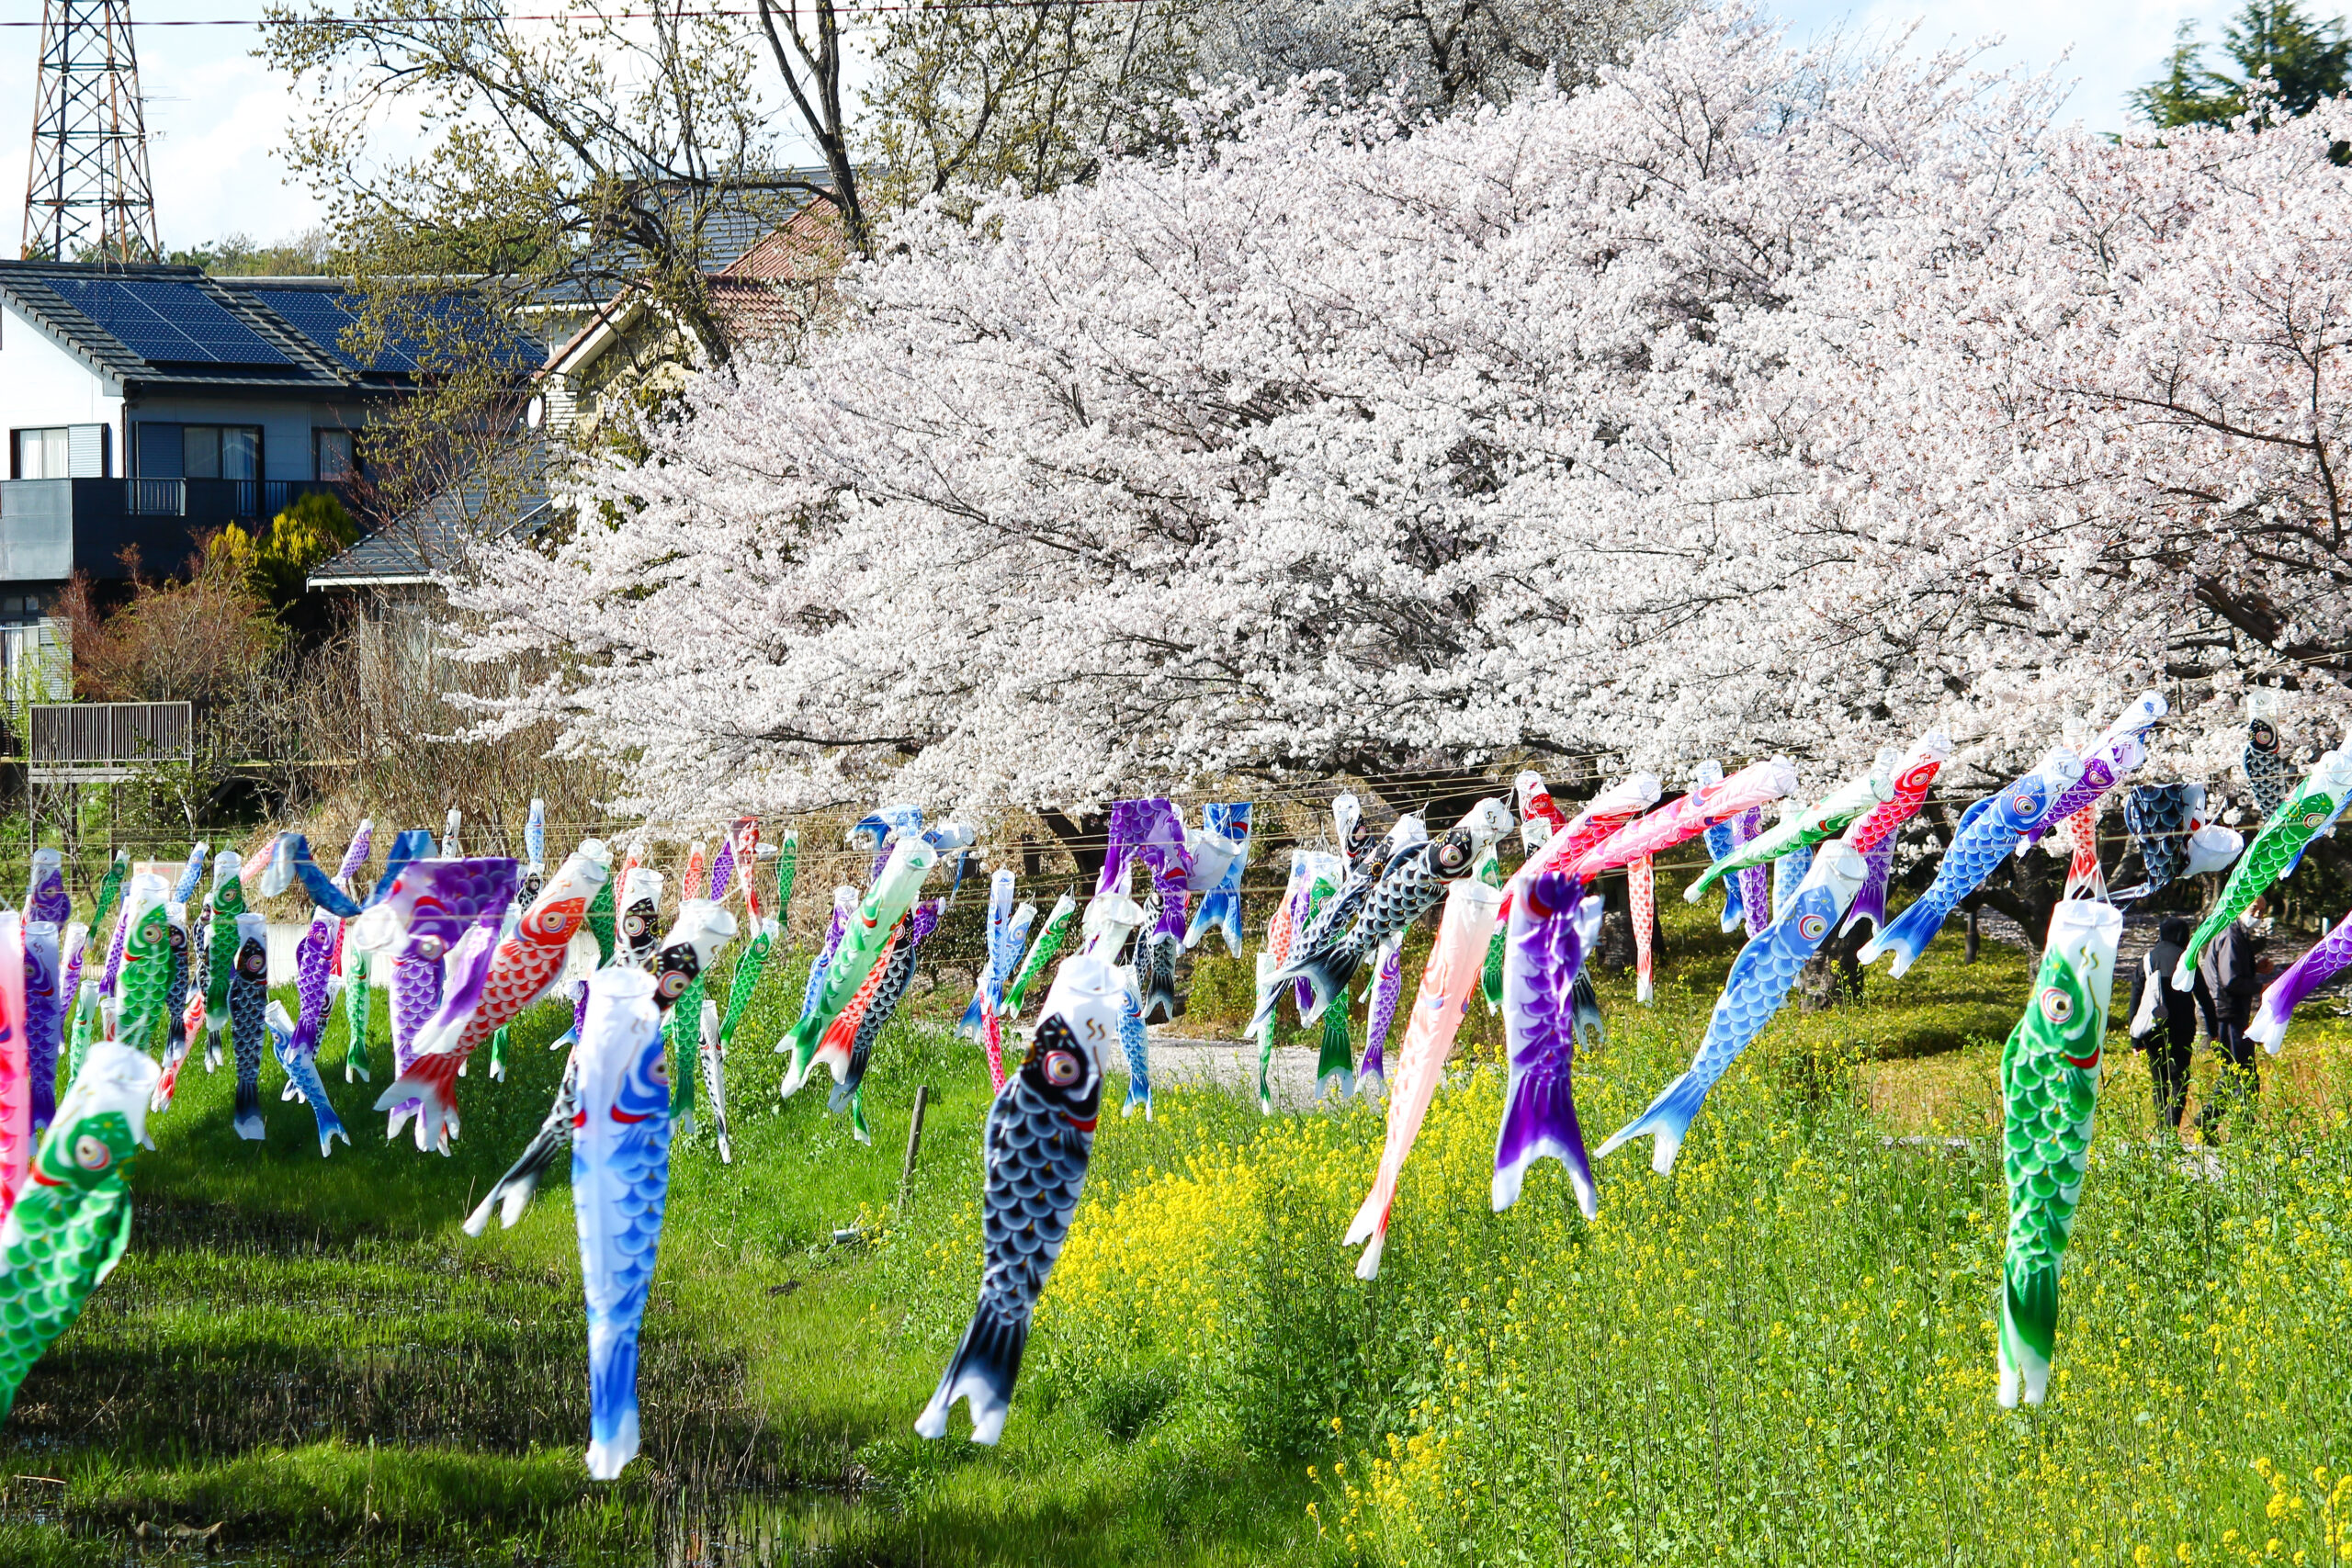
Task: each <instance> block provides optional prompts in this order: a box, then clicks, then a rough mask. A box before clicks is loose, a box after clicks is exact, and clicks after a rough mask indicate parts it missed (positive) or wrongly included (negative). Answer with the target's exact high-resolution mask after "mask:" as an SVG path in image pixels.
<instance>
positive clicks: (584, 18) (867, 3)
mask: <svg viewBox="0 0 2352 1568" xmlns="http://www.w3.org/2000/svg"><path fill="white" fill-rule="evenodd" d="M1150 3H1151V0H907V3H904V4H897V3H891V0H857V3H856V4H854V5H845V6H841V7H840V9H841V10H842V11H843V12H845V13H847V14H848V16H849V17H850V18H851V20H850V21H849V22H848V23H846V24H844V25H846V26H851V27H854V26H856V25H857V22H856V18H857V17H859V16H861V15H863V14H865V13H870V12H896V11H1035V10H1041V9H1046V8H1049V7H1054V6H1085V7H1090V8H1091V7H1093V6H1140V5H1148V4H1150ZM786 8H787V7H785V6H779V7H778V9H786ZM759 14H760V13H759V11H758V10H757V9H751V10H744V9H740V8H729V7H722V8H718V9H685V8H681V9H678V10H674V11H673V10H666V9H665V10H659V11H529V12H520V13H517V14H515V15H514V16H503V15H494V14H492V15H475V16H424V17H334V16H325V17H163V18H153V19H150V18H144V17H134V18H131V19H130V21H129V22H128V23H127V24H126V25H127V26H130V27H133V28H424V27H435V26H441V25H445V24H446V25H450V26H463V25H467V24H474V25H479V24H481V23H483V22H493V21H494V22H502V23H503V22H681V21H698V20H704V19H721V20H724V19H729V18H751V17H757V16H759ZM40 25H41V24H40V23H39V22H18V21H6V22H0V28H38V27H40Z"/></svg>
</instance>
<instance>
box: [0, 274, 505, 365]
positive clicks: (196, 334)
mask: <svg viewBox="0 0 2352 1568" xmlns="http://www.w3.org/2000/svg"><path fill="white" fill-rule="evenodd" d="M0 298H6V299H7V300H8V301H9V302H10V303H11V304H13V305H15V306H16V307H17V309H18V310H22V311H23V312H24V313H25V315H26V316H27V317H28V318H29V319H31V320H32V321H35V322H36V323H37V324H39V325H40V328H41V329H42V330H43V331H44V332H46V333H49V335H51V337H53V338H55V339H57V340H58V341H59V342H60V343H62V344H64V345H65V346H66V347H67V348H68V349H69V350H70V351H72V352H73V353H74V354H76V355H79V356H80V357H81V358H82V359H84V360H85V361H86V362H87V363H88V364H89V365H90V366H91V367H92V368H94V369H96V371H98V372H99V374H101V375H103V376H106V377H107V378H110V379H113V380H116V381H119V382H122V383H124V384H126V385H127V386H135V387H137V388H138V389H141V390H142V391H152V390H157V389H163V390H174V391H183V392H185V391H201V390H206V389H219V390H231V389H233V390H238V391H265V392H266V391H284V392H307V393H327V394H334V393H351V392H359V391H379V390H384V389H391V388H399V387H404V386H406V385H407V384H408V382H409V381H410V379H411V378H413V376H414V375H415V374H416V372H417V370H418V369H419V364H418V361H419V358H420V356H422V355H424V354H425V353H426V352H427V350H426V343H427V340H428V338H429V337H430V336H431V335H432V334H433V333H434V332H435V330H436V328H437V327H438V326H440V325H442V324H444V323H447V322H450V321H456V320H458V316H459V313H461V312H464V311H467V310H479V309H480V307H479V305H478V304H477V303H476V302H475V301H474V300H473V299H471V298H470V296H469V295H468V294H467V293H466V292H464V290H463V289H462V288H459V289H455V290H451V289H441V290H436V291H433V292H424V293H419V294H417V295H416V296H415V297H414V299H413V303H408V304H405V305H401V304H396V305H395V307H394V309H395V310H401V309H405V310H408V311H410V312H411V314H410V315H409V316H408V317H407V318H406V319H405V320H402V319H400V318H399V317H398V316H395V317H394V318H393V319H392V320H391V321H390V322H389V330H388V332H387V334H386V341H385V343H384V344H382V346H381V347H380V349H379V351H378V353H377V354H376V355H375V357H374V359H373V360H372V362H371V363H369V364H367V365H362V364H360V363H359V362H358V360H357V359H356V358H354V357H353V356H352V355H350V354H348V353H346V352H345V347H344V333H345V331H346V330H347V329H348V328H349V327H351V325H352V324H353V323H354V322H356V321H357V320H358V319H359V312H360V310H361V309H362V308H363V306H362V302H361V297H360V296H359V295H358V294H357V293H356V291H355V290H354V289H353V288H352V287H351V285H350V284H348V283H347V282H344V281H341V280H339V279H335V278H324V277H212V276H207V275H206V274H205V273H204V271H203V270H202V269H201V268H198V267H192V266H164V265H154V266H148V265H122V266H118V265H91V264H82V265H65V264H61V263H56V262H0ZM516 359H517V362H518V363H517V366H516V368H518V369H527V368H534V367H537V363H538V360H539V352H538V350H537V347H536V346H535V345H530V344H522V345H518V351H517V355H516Z"/></svg>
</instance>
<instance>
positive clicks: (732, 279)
mask: <svg viewBox="0 0 2352 1568" xmlns="http://www.w3.org/2000/svg"><path fill="white" fill-rule="evenodd" d="M848 255H849V246H848V244H847V243H846V242H845V241H844V240H843V239H842V227H841V219H840V217H839V215H838V214H837V213H836V212H835V211H834V209H833V207H832V205H831V203H830V202H825V201H818V200H811V201H809V202H807V203H805V204H804V205H803V206H802V207H801V209H800V210H799V211H797V212H796V213H794V214H793V215H792V217H791V219H790V220H788V221H786V224H785V225H784V227H783V228H781V229H777V230H775V231H772V232H770V233H769V234H767V235H766V236H765V237H764V238H763V239H761V240H760V241H759V243H756V244H754V245H752V246H750V247H749V248H747V249H745V250H744V251H743V252H742V253H741V254H740V255H738V256H736V257H735V258H734V260H732V261H730V262H729V263H728V265H726V266H725V267H723V268H721V269H720V270H719V271H718V272H716V273H714V274H712V275H711V276H709V278H708V279H707V284H706V287H707V288H708V289H709V292H710V310H711V315H712V317H713V319H714V320H716V321H717V322H718V327H719V330H720V331H721V332H723V333H726V334H727V335H728V336H729V338H731V339H733V340H734V341H735V342H737V343H759V342H762V341H764V340H767V339H771V338H775V337H780V336H783V335H784V334H785V333H788V332H790V331H791V330H792V329H794V328H796V327H797V326H799V325H801V324H802V323H803V322H804V321H807V319H808V315H809V299H808V298H807V295H806V294H805V293H804V292H801V291H800V290H799V289H797V288H794V287H792V286H796V285H797V286H809V285H814V286H822V285H824V284H826V283H829V282H830V281H831V279H832V278H833V277H834V276H836V275H837V274H839V273H840V271H841V269H842V265H843V264H844V263H845V262H846V260H847V259H848ZM646 303H647V301H646V298H645V296H644V294H643V293H642V292H641V291H639V290H637V289H628V290H625V291H624V292H622V293H621V294H620V295H619V296H617V297H616V298H615V299H611V300H609V301H607V302H606V303H605V305H604V306H602V307H601V308H599V309H598V310H596V312H595V313H594V315H592V316H591V317H590V318H589V319H588V320H587V321H585V322H583V323H582V326H581V327H580V330H579V331H577V332H575V333H572V334H571V339H570V340H569V341H568V342H566V343H564V344H560V346H558V347H557V348H556V349H555V350H553V351H552V352H551V353H550V354H549V355H548V364H547V368H548V372H549V373H550V374H557V375H565V374H570V373H571V372H574V371H576V370H578V369H580V368H581V367H583V366H586V365H589V364H592V363H594V361H595V359H596V358H597V357H598V356H599V355H602V354H603V353H604V352H605V349H606V348H608V347H610V346H611V345H612V344H613V343H614V342H615V341H616V339H617V338H618V336H619V335H620V334H622V333H626V332H628V330H629V329H630V328H632V327H634V326H635V325H636V324H637V322H638V320H639V317H641V316H642V315H643V314H644V312H645V309H646Z"/></svg>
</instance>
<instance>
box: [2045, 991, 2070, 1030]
mask: <svg viewBox="0 0 2352 1568" xmlns="http://www.w3.org/2000/svg"><path fill="white" fill-rule="evenodd" d="M2041 1016H2042V1017H2044V1018H2046V1019H2048V1020H2049V1021H2051V1022H2052V1023H2064V1022H2065V1021H2067V1020H2068V1019H2070V1018H2072V1017H2074V1016H2075V998H2072V997H2070V996H2068V995H2067V994H2066V993H2065V992H2064V991H2062V990H2060V989H2059V988H2058V987H2055V986H2052V987H2048V988H2046V989H2045V990H2043V992H2042V993H2041Z"/></svg>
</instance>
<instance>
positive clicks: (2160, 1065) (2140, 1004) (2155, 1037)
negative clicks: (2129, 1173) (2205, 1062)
mask: <svg viewBox="0 0 2352 1568" xmlns="http://www.w3.org/2000/svg"><path fill="white" fill-rule="evenodd" d="M2188 937H2189V927H2188V921H2187V920H2185V919H2182V918H2181V917H2180V916H2178V915H2166V916H2165V918H2164V919H2161V920H2158V921H2157V922H2156V943H2155V945H2154V947H2151V948H2150V949H2148V951H2147V953H2146V954H2145V955H2144V956H2143V957H2142V958H2141V960H2140V967H2139V968H2138V970H2137V971H2135V972H2134V973H2133V974H2132V976H2131V1010H2130V1011H2129V1012H2128V1013H2127V1014H2126V1015H2125V1016H2127V1017H2128V1018H2130V1019H2131V1048H2132V1049H2133V1050H2135V1051H2145V1052H2146V1053H2147V1054H2148V1084H2149V1087H2150V1089H2152V1091H2153V1093H2154V1099H2155V1105H2156V1124H2157V1125H2158V1126H2160V1127H2170V1128H2171V1129H2172V1130H2173V1135H2174V1136H2176V1137H2177V1136H2179V1134H2180V1122H2181V1117H2182V1115H2183V1114H2184V1113H2185V1112H2186V1111H2188V1063H2189V1058H2190V1057H2191V1055H2194V1053H2195V1051H2196V1049H2197V1019H2198V1015H2199V1013H2202V1014H2204V1015H2205V1016H2206V1017H2207V1018H2209V1019H2210V1018H2211V1017H2212V1015H2213V998H2212V994H2211V992H2210V991H2208V990H2207V989H2206V987H2205V974H2204V971H2203V970H2202V969H2199V971H2198V973H2197V978H2196V980H2195V982H2194V983H2193V985H2192V987H2191V988H2190V989H2189V990H2188V991H2176V990H2174V989H2173V988H2172V985H2171V976H2172V970H2173V965H2174V964H2178V963H2179V962H2180V954H2181V951H2182V949H2184V948H2186V947H2187V946H2188ZM2192 1001H2194V1002H2195V1004H2196V1005H2195V1006H2194V1007H2192V1006H2190V1005H2189V1004H2190V1003H2191V1002H2192Z"/></svg>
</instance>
